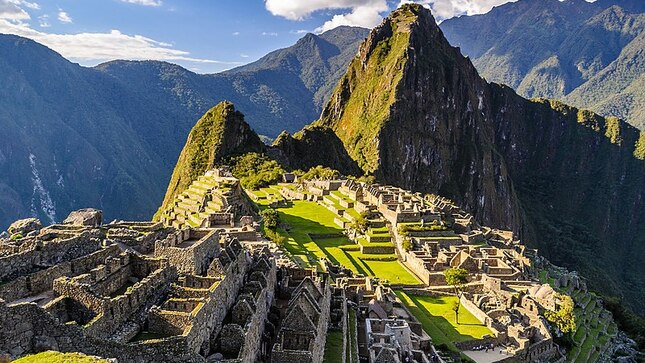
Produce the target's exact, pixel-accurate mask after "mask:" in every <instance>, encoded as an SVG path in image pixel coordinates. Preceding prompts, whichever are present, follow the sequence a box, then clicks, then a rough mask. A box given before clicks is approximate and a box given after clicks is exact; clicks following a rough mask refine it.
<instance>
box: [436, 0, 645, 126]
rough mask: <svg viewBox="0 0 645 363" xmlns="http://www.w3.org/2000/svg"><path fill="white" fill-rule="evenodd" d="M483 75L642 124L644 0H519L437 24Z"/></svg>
mask: <svg viewBox="0 0 645 363" xmlns="http://www.w3.org/2000/svg"><path fill="white" fill-rule="evenodd" d="M441 29H442V30H443V32H444V34H445V35H446V38H447V39H448V40H449V41H450V43H451V44H453V45H455V46H459V47H460V48H461V50H462V52H463V53H464V54H466V55H468V56H470V57H471V59H472V60H473V64H474V65H475V67H477V70H478V71H479V73H480V74H481V75H482V76H483V77H484V78H486V79H487V80H488V81H491V82H496V83H502V84H506V85H509V86H511V87H512V88H514V89H515V90H516V91H517V92H518V93H519V94H520V95H522V96H524V97H529V98H530V97H546V98H553V99H560V100H563V101H564V102H567V103H570V104H572V105H575V106H578V107H583V108H588V109H591V110H593V111H595V112H598V113H600V114H602V115H605V116H616V117H619V118H622V119H624V120H626V121H628V122H630V123H631V124H633V125H634V126H637V127H639V128H640V129H641V130H643V129H645V110H644V107H643V106H644V105H645V91H644V90H643V87H642V85H643V82H644V81H643V80H642V73H643V69H645V60H644V59H643V53H644V52H645V42H644V41H643V33H645V2H643V1H637V0H598V1H596V2H592V3H590V2H587V1H585V0H565V1H559V0H519V1H517V2H513V3H508V4H504V5H502V6H499V7H496V8H494V9H493V10H491V11H490V12H488V13H486V14H481V15H475V16H462V17H459V18H453V19H448V20H446V21H444V22H443V23H442V24H441Z"/></svg>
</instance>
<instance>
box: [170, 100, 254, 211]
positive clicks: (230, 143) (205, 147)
mask: <svg viewBox="0 0 645 363" xmlns="http://www.w3.org/2000/svg"><path fill="white" fill-rule="evenodd" d="M264 149H265V146H264V144H263V143H262V141H261V140H260V138H259V137H258V135H257V134H256V133H255V132H253V130H251V127H250V126H249V124H247V123H246V122H245V121H244V115H242V114H241V113H240V112H238V111H236V110H235V107H234V106H233V104H232V103H230V102H226V101H225V102H221V103H219V104H217V105H216V106H215V107H213V108H211V109H210V110H208V112H206V113H205V114H204V116H202V117H201V118H200V119H199V120H198V121H197V123H196V124H195V126H194V127H193V129H192V130H191V131H190V134H188V140H187V141H186V144H185V146H184V148H183V149H182V151H181V154H179V160H177V164H176V165H175V169H174V171H173V173H172V177H171V178H170V183H169V184H168V190H167V191H166V196H165V197H164V201H163V203H162V205H161V208H160V210H164V209H165V208H166V206H167V204H168V203H170V202H171V201H172V200H173V199H175V197H176V196H177V195H178V194H180V193H181V192H183V191H184V190H185V189H186V188H188V186H189V185H190V184H191V183H192V182H193V181H195V180H196V179H197V178H198V177H199V176H200V175H203V174H204V173H205V172H206V171H207V170H209V169H212V168H213V167H215V166H216V165H217V164H218V163H220V162H222V160H223V159H224V158H225V157H226V156H231V155H236V154H243V153H246V152H251V151H256V152H261V151H263V150H264Z"/></svg>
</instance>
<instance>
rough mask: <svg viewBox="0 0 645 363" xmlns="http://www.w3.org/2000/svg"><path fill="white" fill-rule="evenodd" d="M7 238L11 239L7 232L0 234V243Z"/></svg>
mask: <svg viewBox="0 0 645 363" xmlns="http://www.w3.org/2000/svg"><path fill="white" fill-rule="evenodd" d="M9 237H11V235H10V234H9V233H7V231H2V232H0V241H2V240H5V239H9Z"/></svg>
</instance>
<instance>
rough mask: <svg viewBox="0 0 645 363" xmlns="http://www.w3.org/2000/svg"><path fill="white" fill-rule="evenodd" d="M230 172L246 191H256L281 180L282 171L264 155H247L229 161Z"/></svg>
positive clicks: (276, 163) (273, 161) (278, 165)
mask: <svg viewBox="0 0 645 363" xmlns="http://www.w3.org/2000/svg"><path fill="white" fill-rule="evenodd" d="M230 164H231V165H232V168H231V172H232V173H233V175H234V176H235V177H236V178H238V179H240V183H241V184H242V186H243V187H244V188H246V189H251V190H257V189H260V188H262V187H266V186H268V185H271V184H276V183H278V182H280V181H281V180H282V174H284V172H285V171H284V169H282V167H281V166H280V164H278V162H277V161H275V160H272V159H271V158H269V157H268V156H266V155H264V154H258V153H253V152H251V153H247V154H244V155H242V156H238V157H235V158H233V159H232V160H231V161H230Z"/></svg>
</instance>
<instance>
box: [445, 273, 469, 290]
mask: <svg viewBox="0 0 645 363" xmlns="http://www.w3.org/2000/svg"><path fill="white" fill-rule="evenodd" d="M443 275H444V276H445V278H446V283H447V284H448V285H450V286H452V287H453V288H454V289H455V295H459V291H460V290H461V286H462V285H463V284H465V283H467V282H468V271H466V270H465V269H463V268H449V269H447V270H446V271H444V272H443Z"/></svg>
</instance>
